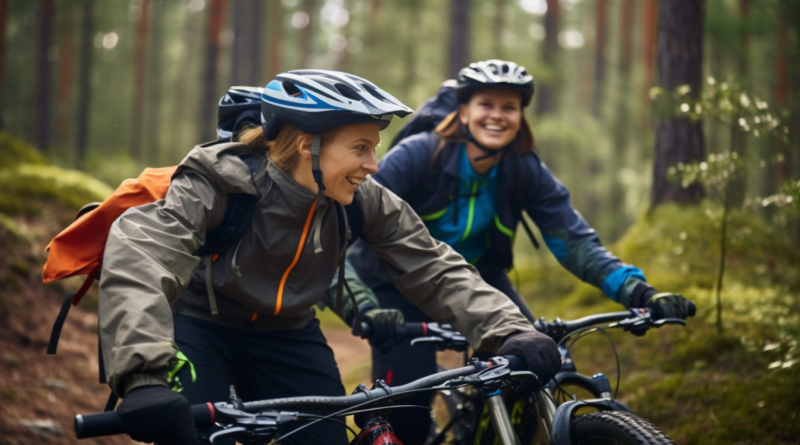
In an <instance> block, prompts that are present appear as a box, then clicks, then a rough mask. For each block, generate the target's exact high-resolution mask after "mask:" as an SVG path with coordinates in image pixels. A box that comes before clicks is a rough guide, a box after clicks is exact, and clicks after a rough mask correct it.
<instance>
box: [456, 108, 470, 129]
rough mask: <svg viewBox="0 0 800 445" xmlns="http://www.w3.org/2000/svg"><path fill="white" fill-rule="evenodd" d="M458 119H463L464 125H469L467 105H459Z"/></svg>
mask: <svg viewBox="0 0 800 445" xmlns="http://www.w3.org/2000/svg"><path fill="white" fill-rule="evenodd" d="M458 120H459V121H461V124H462V125H467V124H468V123H469V112H468V111H467V106H466V105H460V106H459V107H458Z"/></svg>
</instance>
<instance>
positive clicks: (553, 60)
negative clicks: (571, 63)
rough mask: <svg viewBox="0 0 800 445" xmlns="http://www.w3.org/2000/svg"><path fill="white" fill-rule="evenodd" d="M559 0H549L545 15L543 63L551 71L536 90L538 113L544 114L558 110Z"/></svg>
mask: <svg viewBox="0 0 800 445" xmlns="http://www.w3.org/2000/svg"><path fill="white" fill-rule="evenodd" d="M559 16H560V12H559V6H558V0H547V12H546V13H545V15H544V32H545V36H544V44H543V45H542V64H544V65H545V66H546V67H547V68H548V70H549V71H550V75H549V76H548V77H549V79H547V80H546V81H543V82H539V84H538V85H537V90H538V91H537V92H536V97H537V99H536V114H537V115H539V116H543V115H545V114H550V113H553V112H555V110H556V94H555V82H556V79H558V60H557V58H558V52H559V51H558V32H559Z"/></svg>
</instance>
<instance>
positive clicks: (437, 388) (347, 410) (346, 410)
mask: <svg viewBox="0 0 800 445" xmlns="http://www.w3.org/2000/svg"><path fill="white" fill-rule="evenodd" d="M465 386H469V385H467V384H463V385H459V386H448V387H441V386H435V387H433V388H417V389H410V390H408V391H403V392H400V393H393V394H387V395H385V396H380V397H377V398H374V399H372V400H367V401H366V402H362V403H359V404H358V405H355V406H351V407H349V408H344V409H341V410H339V411H336V412H334V413H331V414H328V415H326V416H321V417H320V418H319V419H316V420H312V421H311V422H309V423H307V424H305V425H303V426H300V427H298V428H296V429H294V430H292V431H289V432H288V433H286V434H284V435H282V436H280V437H278V438H277V439H274V441H273V443H277V442H279V441H281V440H283V439H285V438H287V437H289V436H291V435H293V434H294V433H297V432H300V431H301V430H304V429H306V428H308V427H310V426H311V425H316V424H317V423H319V422H322V421H323V420H328V419H329V418H331V417H336V416H341V415H345V416H348V415H350V414H351V412H350V411H352V410H355V409H356V408H360V407H362V406H365V405H369V404H372V403H375V402H380V401H382V400H385V399H390V398H392V397H395V396H398V395H404V394H411V393H415V392H424V391H443V390H449V389H458V388H463V387H465ZM409 406H414V405H409ZM378 409H392V407H391V406H382V407H376V408H374V409H369V410H364V412H366V411H375V410H378ZM356 437H357V436H356Z"/></svg>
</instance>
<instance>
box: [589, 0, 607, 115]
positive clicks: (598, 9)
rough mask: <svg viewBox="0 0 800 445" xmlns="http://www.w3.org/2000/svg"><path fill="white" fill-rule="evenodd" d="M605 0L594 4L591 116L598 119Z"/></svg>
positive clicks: (603, 68)
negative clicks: (594, 33)
mask: <svg viewBox="0 0 800 445" xmlns="http://www.w3.org/2000/svg"><path fill="white" fill-rule="evenodd" d="M607 10H608V3H607V1H606V0H596V2H595V32H596V33H597V34H596V35H595V40H594V44H595V46H594V97H593V100H592V114H593V115H594V117H600V114H601V112H602V107H603V87H604V85H605V79H606V35H607V33H608V24H607V22H608V21H607V18H606V11H607Z"/></svg>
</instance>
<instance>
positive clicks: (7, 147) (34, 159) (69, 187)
mask: <svg viewBox="0 0 800 445" xmlns="http://www.w3.org/2000/svg"><path fill="white" fill-rule="evenodd" d="M112 192H113V190H112V189H110V188H109V187H108V186H107V185H106V184H104V183H102V182H100V181H98V180H97V179H94V178H92V177H91V176H89V175H87V174H85V173H81V172H79V171H76V170H65V169H62V168H59V167H55V166H52V165H46V161H45V159H44V157H43V156H42V155H41V154H40V153H39V152H38V151H37V150H36V149H35V148H33V147H32V146H30V145H28V144H26V143H25V142H23V141H22V140H20V139H17V138H15V137H13V136H11V135H9V134H8V133H5V132H0V212H2V213H0V227H2V228H3V230H4V232H6V233H7V234H9V235H10V236H12V237H15V238H21V239H24V238H25V235H24V234H23V231H22V230H21V228H20V227H19V225H18V224H17V223H16V222H15V221H14V220H13V219H12V218H10V216H11V215H15V214H37V213H38V212H39V211H40V207H41V202H42V201H52V202H57V203H59V204H62V205H66V206H69V207H71V208H74V209H78V208H80V207H81V206H83V205H84V204H86V203H88V202H92V201H102V200H104V199H105V198H107V197H108V196H109V195H110V194H111V193H112Z"/></svg>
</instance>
